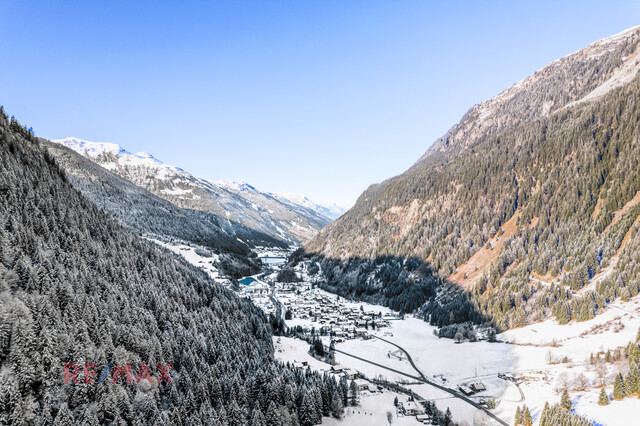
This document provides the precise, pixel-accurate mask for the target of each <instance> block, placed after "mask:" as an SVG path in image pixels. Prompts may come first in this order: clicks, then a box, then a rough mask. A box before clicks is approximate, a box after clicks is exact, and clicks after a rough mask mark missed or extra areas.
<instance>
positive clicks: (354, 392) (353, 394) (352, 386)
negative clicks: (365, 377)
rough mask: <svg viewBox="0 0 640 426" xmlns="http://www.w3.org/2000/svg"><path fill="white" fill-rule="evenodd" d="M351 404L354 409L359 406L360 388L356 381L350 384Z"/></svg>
mask: <svg viewBox="0 0 640 426" xmlns="http://www.w3.org/2000/svg"><path fill="white" fill-rule="evenodd" d="M349 403H350V405H351V406H352V407H355V406H356V405H358V388H357V386H356V382H355V381H354V380H352V381H351V383H350V384H349Z"/></svg>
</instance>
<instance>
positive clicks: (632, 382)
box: [624, 361, 640, 395]
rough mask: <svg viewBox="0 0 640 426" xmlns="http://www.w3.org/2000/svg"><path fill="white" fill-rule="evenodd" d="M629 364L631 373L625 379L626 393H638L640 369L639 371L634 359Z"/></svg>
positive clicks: (639, 391) (639, 390)
mask: <svg viewBox="0 0 640 426" xmlns="http://www.w3.org/2000/svg"><path fill="white" fill-rule="evenodd" d="M629 364H630V365H629V373H628V374H627V378H626V380H625V381H624V384H625V394H626V395H632V394H638V393H640V371H638V364H636V363H635V362H633V361H630V362H629Z"/></svg>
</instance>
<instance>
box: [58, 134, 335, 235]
mask: <svg viewBox="0 0 640 426" xmlns="http://www.w3.org/2000/svg"><path fill="white" fill-rule="evenodd" d="M52 142H55V143H58V144H61V145H64V146H67V147H68V148H71V149H73V150H74V151H76V152H78V153H80V154H82V155H84V156H85V157H87V158H89V159H90V160H91V161H93V162H95V163H96V164H99V165H100V166H102V167H104V168H106V169H107V170H110V171H112V172H113V173H115V174H117V175H119V176H121V177H123V178H124V179H127V180H129V181H131V182H133V183H134V184H135V185H138V186H140V187H142V188H145V189H147V190H149V191H150V192H152V193H153V194H155V195H157V196H158V197H161V198H164V199H165V200H168V201H170V202H171V203H173V204H175V205H176V206H178V207H182V208H187V209H193V210H201V211H204V212H211V213H215V214H217V215H219V216H222V217H226V218H228V219H230V220H233V221H235V222H238V223H240V224H242V225H245V226H247V227H249V228H252V229H255V230H257V231H259V232H262V233H265V234H268V235H271V236H272V237H275V238H277V239H280V240H284V241H286V242H289V243H299V242H302V241H306V240H308V239H309V238H311V237H313V236H315V235H316V233H317V232H318V230H319V229H321V228H322V227H324V226H325V225H327V224H328V223H330V222H331V220H332V219H331V218H329V217H327V216H324V215H322V214H320V213H318V212H317V211H315V210H314V209H312V208H308V207H305V206H301V205H294V204H292V203H290V202H287V203H283V202H281V201H280V200H278V199H277V198H275V197H273V196H271V195H269V194H267V193H263V192H260V191H258V190H256V189H255V188H254V187H252V186H251V185H248V184H245V183H242V182H239V183H237V182H228V181H217V182H214V181H208V180H205V179H200V178H197V177H195V176H193V175H192V174H190V173H188V172H186V171H184V170H183V169H180V168H178V167H174V166H169V165H167V164H165V163H163V162H161V161H159V160H157V159H156V158H154V157H153V156H152V155H151V154H148V153H146V152H142V153H138V154H131V153H129V152H127V151H126V150H124V149H123V148H122V147H120V146H118V145H116V144H111V143H105V142H88V141H84V140H81V139H77V138H68V139H61V140H56V141H52Z"/></svg>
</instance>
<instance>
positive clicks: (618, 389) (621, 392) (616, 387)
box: [613, 373, 626, 399]
mask: <svg viewBox="0 0 640 426" xmlns="http://www.w3.org/2000/svg"><path fill="white" fill-rule="evenodd" d="M625 395H626V393H625V389H624V380H623V379H622V374H621V373H618V374H617V375H616V380H615V382H614V383H613V397H614V398H615V399H623V398H624V397H625Z"/></svg>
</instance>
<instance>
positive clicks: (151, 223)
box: [42, 140, 287, 278]
mask: <svg viewBox="0 0 640 426" xmlns="http://www.w3.org/2000/svg"><path fill="white" fill-rule="evenodd" d="M42 143H44V144H45V145H46V147H47V149H48V150H49V152H50V153H51V154H53V156H54V157H55V158H56V160H57V162H58V164H60V165H61V166H62V167H63V169H64V170H65V172H66V175H67V178H68V179H69V181H70V182H71V184H72V185H73V186H74V187H75V188H76V189H78V190H79V191H80V192H82V194H83V195H84V196H85V197H87V198H88V199H89V200H90V201H91V202H92V203H94V204H95V205H96V206H97V207H99V208H101V209H103V210H104V211H106V212H107V213H109V214H110V215H112V216H113V217H115V218H116V219H117V220H118V221H119V222H120V223H121V224H122V225H124V226H125V227H127V228H129V229H131V230H133V231H135V232H137V233H140V234H142V235H145V236H147V237H149V238H154V239H159V240H162V241H174V242H186V243H193V244H197V245H199V246H204V247H206V248H209V249H211V250H213V251H214V252H215V253H216V254H218V255H219V256H218V259H219V261H218V262H217V263H216V265H217V267H218V269H219V270H220V272H221V273H222V274H223V275H225V276H228V277H231V278H239V277H241V276H244V275H251V274H255V273H258V272H259V271H260V265H259V264H258V262H257V261H256V259H254V258H253V257H252V255H251V253H252V249H254V248H256V247H258V246H260V247H278V248H286V247H287V244H286V243H284V242H283V241H280V240H277V239H275V238H273V237H271V236H269V235H266V234H263V233H261V232H258V231H255V230H253V229H250V228H247V227H245V226H242V225H239V224H237V223H234V222H232V221H230V220H229V219H226V218H221V217H219V216H217V215H215V214H213V213H205V212H202V211H198V210H189V209H182V208H180V207H176V206H175V205H173V204H171V203H170V202H168V201H166V200H163V199H162V198H159V197H157V196H155V195H153V194H152V193H150V192H149V191H147V190H146V189H143V188H141V187H139V186H136V185H134V184H132V183H131V182H129V181H127V180H125V179H122V178H120V177H119V176H117V175H115V174H113V173H111V172H110V171H108V170H106V169H104V168H102V167H100V166H98V165H97V164H95V163H93V162H91V161H90V160H88V159H87V158H84V157H83V156H81V155H80V154H78V153H77V152H75V151H73V150H71V149H69V148H67V147H65V146H62V145H59V144H55V143H51V142H49V141H44V140H42Z"/></svg>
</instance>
